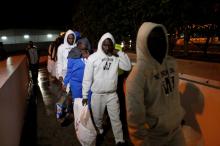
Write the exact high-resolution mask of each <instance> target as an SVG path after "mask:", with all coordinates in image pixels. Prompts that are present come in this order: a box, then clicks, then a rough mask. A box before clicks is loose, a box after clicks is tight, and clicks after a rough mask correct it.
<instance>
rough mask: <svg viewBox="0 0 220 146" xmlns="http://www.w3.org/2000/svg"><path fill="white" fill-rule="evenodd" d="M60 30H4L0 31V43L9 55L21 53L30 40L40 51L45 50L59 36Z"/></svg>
mask: <svg viewBox="0 0 220 146" xmlns="http://www.w3.org/2000/svg"><path fill="white" fill-rule="evenodd" d="M61 31H62V30H45V29H44V30H41V29H5V30H0V42H3V44H4V47H5V49H6V50H7V52H9V53H11V52H12V53H13V52H23V51H24V49H25V48H26V44H27V43H28V42H29V41H30V40H31V41H33V42H34V43H35V44H36V45H37V47H38V48H39V49H40V50H42V49H43V50H45V51H46V50H47V49H48V46H49V44H50V42H52V41H53V40H54V39H55V38H57V37H58V36H59V34H60V33H61Z"/></svg>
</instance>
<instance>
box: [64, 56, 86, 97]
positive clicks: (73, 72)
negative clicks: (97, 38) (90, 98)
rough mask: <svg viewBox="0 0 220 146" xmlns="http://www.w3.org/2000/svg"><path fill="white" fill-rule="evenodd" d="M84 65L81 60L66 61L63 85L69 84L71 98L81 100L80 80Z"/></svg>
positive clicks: (70, 59)
mask: <svg viewBox="0 0 220 146" xmlns="http://www.w3.org/2000/svg"><path fill="white" fill-rule="evenodd" d="M84 69H85V63H84V62H83V59H82V58H77V59H72V58H69V59H68V64H67V73H66V76H65V78H64V85H65V86H67V84H68V83H70V88H71V92H72V98H73V99H74V98H82V80H83V74H84Z"/></svg>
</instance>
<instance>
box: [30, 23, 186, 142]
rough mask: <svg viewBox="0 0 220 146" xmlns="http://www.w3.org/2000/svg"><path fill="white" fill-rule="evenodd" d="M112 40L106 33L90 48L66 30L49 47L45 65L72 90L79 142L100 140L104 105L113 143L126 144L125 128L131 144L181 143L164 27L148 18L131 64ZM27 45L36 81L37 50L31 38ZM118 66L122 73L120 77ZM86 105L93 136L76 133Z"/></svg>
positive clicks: (179, 113)
mask: <svg viewBox="0 0 220 146" xmlns="http://www.w3.org/2000/svg"><path fill="white" fill-rule="evenodd" d="M115 44H116V42H115V39H114V36H113V35H112V34H111V33H109V32H107V33H105V34H103V35H102V37H101V38H100V40H99V42H98V44H97V51H96V52H93V49H92V46H91V44H90V42H89V39H88V38H87V37H85V36H81V35H80V33H79V32H77V31H72V30H68V31H67V32H66V33H65V35H64V36H59V37H58V38H56V39H55V40H54V41H53V42H52V43H51V44H50V46H49V49H48V63H47V69H48V72H49V73H50V76H51V78H53V79H56V80H58V81H59V82H60V83H61V84H62V90H63V91H65V92H69V93H71V94H70V95H71V96H72V101H73V111H74V120H75V121H74V128H75V131H76V134H77V136H78V140H79V142H80V143H81V144H82V145H83V146H93V145H99V144H100V143H101V140H102V138H100V137H103V133H104V130H105V129H104V128H103V122H104V121H103V119H104V118H103V116H106V112H105V110H106V109H107V115H108V117H109V119H110V123H111V127H112V131H113V135H114V138H115V143H116V145H117V146H125V145H127V142H126V141H125V138H124V134H125V132H126V131H128V132H129V137H130V140H131V142H132V144H133V145H135V146H164V145H168V146H184V145H185V141H184V137H183V133H182V130H181V121H182V119H183V116H184V110H183V108H182V107H181V105H180V97H179V94H178V74H177V70H176V64H175V60H174V59H173V58H172V57H170V56H168V54H167V52H168V38H167V31H166V28H165V27H164V26H163V25H162V24H156V23H151V22H145V23H143V24H142V25H141V27H140V28H139V31H138V33H137V40H136V52H137V61H136V65H135V66H134V67H132V65H131V62H130V59H129V57H128V55H127V54H126V53H125V52H124V51H121V50H120V51H119V50H117V49H115ZM28 48H29V49H28V56H29V62H30V68H31V70H32V75H33V76H34V78H35V79H36V78H37V77H36V76H37V74H36V70H37V69H38V64H39V57H38V55H37V54H38V53H37V51H35V47H34V46H33V43H31V42H30V44H29V47H28ZM30 55H31V56H32V57H30ZM121 70H123V71H124V72H123V73H124V76H123V77H122V79H121V76H120V75H121V74H120V72H121ZM127 76H128V77H127ZM126 78H127V79H126ZM125 79H126V94H125V93H124V90H123V89H124V88H123V86H124V84H123V83H124V82H125ZM34 83H37V80H34ZM87 105H88V108H89V110H88V111H90V112H91V117H90V118H91V120H92V121H93V122H92V124H93V125H92V126H93V128H91V129H89V130H93V132H94V131H95V133H96V135H95V136H94V135H91V133H83V134H82V133H81V134H79V133H77V131H78V132H79V131H80V128H82V127H80V126H79V125H80V122H81V120H82V118H81V114H82V109H83V107H85V106H87ZM122 123H123V124H122ZM81 135H84V136H85V135H86V137H87V138H84V139H83V138H82V137H80V136H81ZM94 137H95V138H94Z"/></svg>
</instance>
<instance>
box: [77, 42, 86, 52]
mask: <svg viewBox="0 0 220 146" xmlns="http://www.w3.org/2000/svg"><path fill="white" fill-rule="evenodd" d="M77 47H78V48H79V49H80V50H85V49H87V47H86V45H85V44H83V43H78V44H77Z"/></svg>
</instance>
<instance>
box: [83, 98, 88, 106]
mask: <svg viewBox="0 0 220 146" xmlns="http://www.w3.org/2000/svg"><path fill="white" fill-rule="evenodd" d="M87 104H88V99H85V98H83V100H82V105H83V106H84V105H87Z"/></svg>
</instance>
